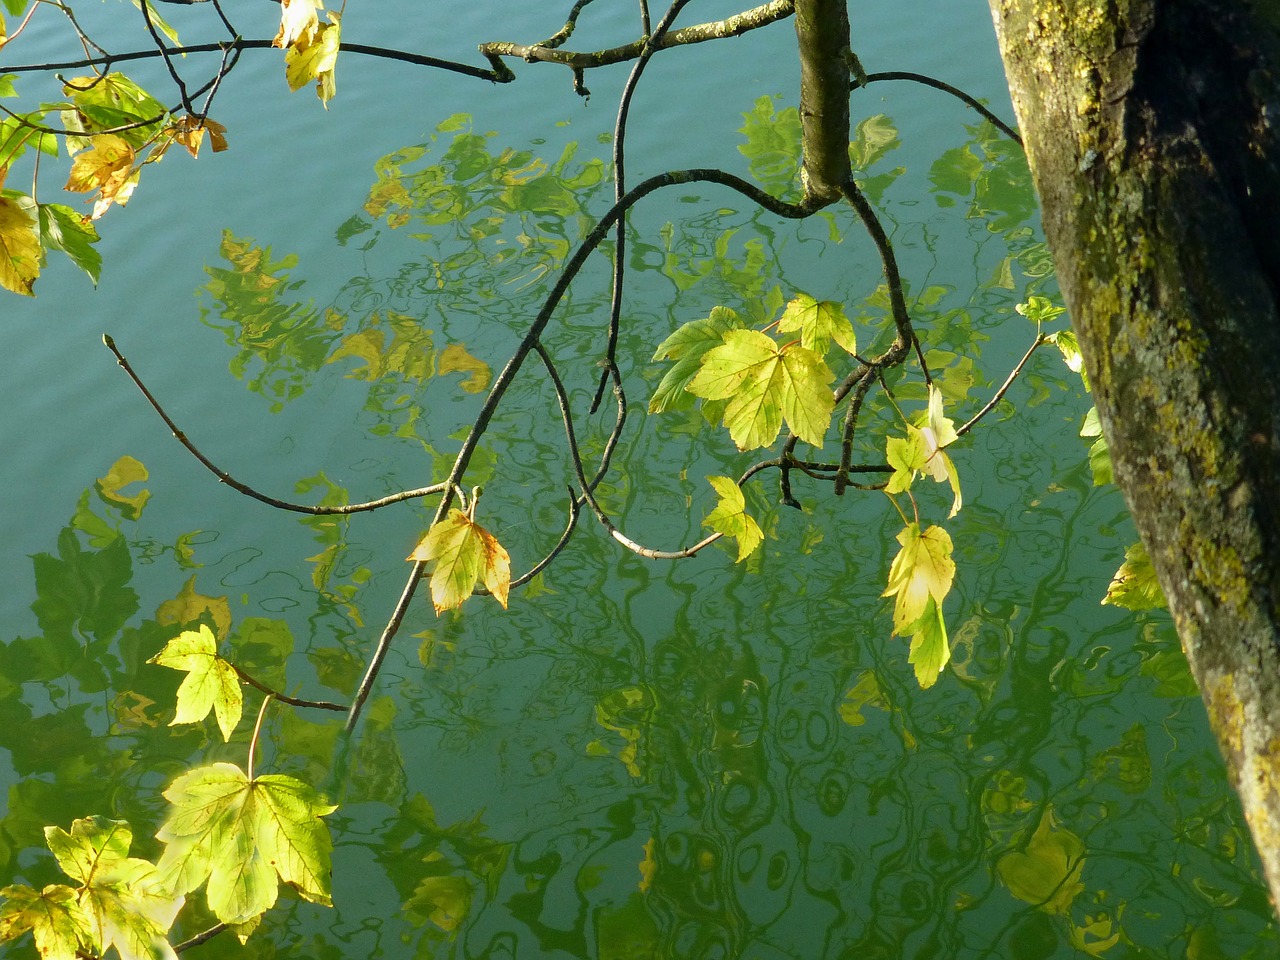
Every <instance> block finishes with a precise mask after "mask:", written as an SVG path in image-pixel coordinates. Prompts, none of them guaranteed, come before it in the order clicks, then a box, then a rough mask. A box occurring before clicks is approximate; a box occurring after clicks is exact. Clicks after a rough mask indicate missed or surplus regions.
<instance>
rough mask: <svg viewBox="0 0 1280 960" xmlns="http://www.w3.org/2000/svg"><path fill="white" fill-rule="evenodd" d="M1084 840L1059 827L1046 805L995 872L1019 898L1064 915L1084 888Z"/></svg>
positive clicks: (1042, 908)
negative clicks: (1020, 845)
mask: <svg viewBox="0 0 1280 960" xmlns="http://www.w3.org/2000/svg"><path fill="white" fill-rule="evenodd" d="M1084 850H1085V847H1084V842H1083V841H1082V840H1081V839H1080V838H1079V837H1077V836H1076V835H1075V834H1074V833H1072V832H1071V831H1070V830H1068V829H1066V828H1065V827H1060V826H1059V825H1058V823H1057V820H1056V819H1055V817H1054V815H1053V808H1052V807H1046V808H1045V811H1044V813H1043V814H1042V815H1041V817H1040V823H1039V825H1038V826H1037V827H1036V831H1035V833H1034V834H1032V836H1031V839H1030V840H1029V841H1028V842H1027V845H1026V847H1025V848H1024V849H1022V850H1012V851H1010V852H1009V853H1006V854H1005V855H1004V856H1003V857H1001V858H1000V861H999V863H998V864H997V865H996V871H997V872H998V873H999V874H1000V879H1001V880H1003V881H1004V883H1005V886H1007V887H1008V888H1009V892H1010V893H1012V894H1013V895H1014V896H1015V897H1017V898H1018V899H1019V900H1022V901H1024V902H1026V903H1029V904H1031V905H1032V906H1035V907H1039V908H1040V909H1041V910H1044V911H1045V912H1046V913H1058V914H1065V913H1067V912H1068V911H1070V909H1071V904H1072V902H1073V901H1074V900H1075V898H1076V897H1077V896H1078V895H1079V894H1080V893H1082V892H1083V891H1084V884H1083V883H1082V882H1081V881H1080V875H1081V873H1083V872H1084V863H1085V857H1084Z"/></svg>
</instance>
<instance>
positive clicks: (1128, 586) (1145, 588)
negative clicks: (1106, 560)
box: [1102, 541, 1167, 610]
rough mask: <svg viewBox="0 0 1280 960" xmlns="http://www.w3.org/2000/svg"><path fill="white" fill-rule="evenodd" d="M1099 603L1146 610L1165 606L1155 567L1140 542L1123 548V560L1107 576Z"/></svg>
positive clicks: (1127, 608)
mask: <svg viewBox="0 0 1280 960" xmlns="http://www.w3.org/2000/svg"><path fill="white" fill-rule="evenodd" d="M1102 602H1103V603H1110V604H1113V605H1115V606H1117V607H1124V608H1125V609H1126V610H1150V609H1152V608H1154V607H1163V606H1166V605H1167V604H1166V603H1165V599H1164V591H1163V590H1161V589H1160V581H1159V580H1157V579H1156V568H1155V567H1154V566H1152V564H1151V557H1150V556H1149V555H1148V554H1147V548H1146V547H1144V546H1143V545H1142V542H1141V541H1139V542H1138V543H1135V544H1134V545H1133V546H1131V547H1129V548H1128V549H1127V550H1125V552H1124V563H1122V564H1121V565H1120V569H1119V570H1117V571H1116V575H1115V576H1114V577H1112V578H1111V584H1110V585H1109V586H1108V587H1107V595H1106V596H1105V597H1103V598H1102Z"/></svg>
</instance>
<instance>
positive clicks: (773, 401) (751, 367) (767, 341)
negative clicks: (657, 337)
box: [687, 330, 835, 450]
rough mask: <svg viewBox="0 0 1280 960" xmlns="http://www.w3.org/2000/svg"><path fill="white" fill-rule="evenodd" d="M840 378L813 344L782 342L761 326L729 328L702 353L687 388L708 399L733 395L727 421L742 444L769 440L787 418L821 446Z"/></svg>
mask: <svg viewBox="0 0 1280 960" xmlns="http://www.w3.org/2000/svg"><path fill="white" fill-rule="evenodd" d="M833 379H835V374H833V373H832V372H831V370H830V368H829V367H828V366H827V365H826V363H824V362H823V360H822V358H821V357H819V356H818V355H817V354H816V353H814V352H813V351H812V350H808V349H806V348H805V347H803V346H801V345H798V344H788V345H786V346H782V347H779V346H778V344H777V343H775V342H774V341H773V340H772V339H771V338H770V337H768V336H766V335H765V334H763V333H760V332H759V331H757V330H730V331H729V332H728V333H726V334H725V335H724V342H723V343H722V344H721V345H720V346H718V347H715V348H713V349H711V350H708V351H707V353H706V354H705V355H704V356H703V358H702V365H701V367H700V368H699V370H698V374H697V376H695V377H694V378H693V380H692V381H691V382H690V383H689V386H688V388H687V389H688V390H689V392H690V393H693V394H695V395H696V396H699V397H702V398H704V399H707V400H728V401H729V403H728V405H727V406H726V407H725V410H724V424H725V426H727V427H728V428H729V435H730V436H731V437H733V442H734V443H735V444H737V447H738V449H739V450H753V449H755V448H757V447H763V446H767V445H768V444H771V443H773V441H774V440H775V439H777V436H778V431H779V430H781V428H782V422H783V419H784V418H785V420H786V423H787V426H788V427H789V428H790V429H791V431H792V432H793V433H794V434H795V435H796V436H797V437H799V438H800V439H801V440H804V441H806V442H807V443H811V444H813V445H814V446H817V447H821V446H822V440H823V435H824V434H825V433H826V430H827V426H828V424H829V423H830V422H831V411H832V410H833V409H834V408H835V397H834V395H833V394H832V393H831V390H830V389H829V388H828V385H829V384H830V383H831V381H832V380H833Z"/></svg>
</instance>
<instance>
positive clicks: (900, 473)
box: [884, 427, 928, 493]
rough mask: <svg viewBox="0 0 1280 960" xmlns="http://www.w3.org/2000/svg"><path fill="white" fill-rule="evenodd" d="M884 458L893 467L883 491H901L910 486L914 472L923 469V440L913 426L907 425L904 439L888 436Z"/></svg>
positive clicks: (924, 459)
mask: <svg viewBox="0 0 1280 960" xmlns="http://www.w3.org/2000/svg"><path fill="white" fill-rule="evenodd" d="M885 459H886V460H888V461H889V466H891V467H893V475H892V476H891V477H889V482H888V483H887V484H886V485H885V488H884V490H885V493H902V492H903V491H904V490H909V489H910V488H911V483H912V481H914V480H915V477H916V474H917V473H918V472H919V471H921V470H923V469H924V465H925V461H926V460H927V459H928V458H927V456H926V454H925V440H924V437H923V436H921V434H920V431H919V430H917V429H916V428H915V427H907V436H906V439H903V438H902V437H890V438H889V439H888V441H886V443H885Z"/></svg>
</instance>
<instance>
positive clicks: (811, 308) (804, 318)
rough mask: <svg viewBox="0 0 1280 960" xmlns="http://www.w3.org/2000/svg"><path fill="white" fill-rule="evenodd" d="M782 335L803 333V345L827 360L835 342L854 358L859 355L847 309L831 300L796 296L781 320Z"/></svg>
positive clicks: (801, 338) (783, 312)
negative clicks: (828, 351)
mask: <svg viewBox="0 0 1280 960" xmlns="http://www.w3.org/2000/svg"><path fill="white" fill-rule="evenodd" d="M778 329H779V330H780V331H782V332H783V333H792V332H794V331H796V330H798V331H800V342H801V343H802V344H804V346H805V347H806V348H808V349H809V350H812V351H813V352H814V353H816V354H818V356H820V357H822V356H826V353H827V348H828V347H830V346H831V341H832V340H834V341H835V342H836V343H838V344H840V346H841V347H843V348H844V350H845V352H846V353H848V354H850V355H852V354H856V353H857V352H858V341H857V339H856V338H855V337H854V334H853V325H852V324H851V323H850V322H849V318H848V317H846V316H845V314H844V307H842V306H841V305H840V304H838V303H836V302H834V301H832V300H821V301H819V300H815V299H814V298H813V297H811V296H809V295H808V294H807V293H800V294H797V295H796V296H795V297H794V298H793V299H792V300H791V302H790V303H788V304H787V306H786V309H785V310H783V311H782V317H781V318H780V319H779V320H778Z"/></svg>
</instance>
